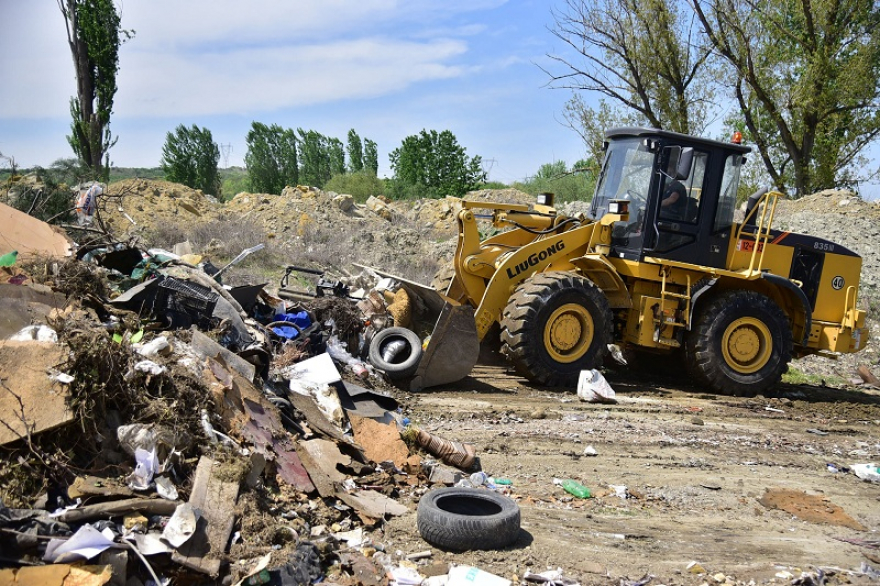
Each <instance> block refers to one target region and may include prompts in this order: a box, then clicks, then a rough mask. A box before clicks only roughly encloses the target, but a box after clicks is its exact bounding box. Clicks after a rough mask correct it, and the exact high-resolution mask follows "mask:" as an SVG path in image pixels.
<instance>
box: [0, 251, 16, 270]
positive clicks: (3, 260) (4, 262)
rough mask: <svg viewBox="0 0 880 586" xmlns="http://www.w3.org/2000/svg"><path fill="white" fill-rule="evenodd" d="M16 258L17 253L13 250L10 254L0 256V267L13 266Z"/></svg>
mask: <svg viewBox="0 0 880 586" xmlns="http://www.w3.org/2000/svg"><path fill="white" fill-rule="evenodd" d="M17 258H18V251H17V250H13V251H12V252H9V253H6V254H4V255H3V256H0V267H11V266H12V265H14V264H15V259H17Z"/></svg>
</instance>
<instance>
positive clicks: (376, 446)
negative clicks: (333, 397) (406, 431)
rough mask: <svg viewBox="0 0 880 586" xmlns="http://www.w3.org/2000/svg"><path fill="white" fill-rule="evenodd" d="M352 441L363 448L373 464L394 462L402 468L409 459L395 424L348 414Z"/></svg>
mask: <svg viewBox="0 0 880 586" xmlns="http://www.w3.org/2000/svg"><path fill="white" fill-rule="evenodd" d="M349 419H350V420H351V428H352V431H353V432H354V441H355V442H357V444H358V445H359V446H361V447H363V448H364V453H365V454H366V456H367V458H369V459H370V460H372V461H373V462H376V463H379V462H387V461H391V462H394V465H395V466H397V467H398V468H402V467H403V465H404V464H405V463H406V459H407V458H409V448H407V447H406V444H405V443H404V441H403V440H402V439H400V432H399V431H398V430H397V425H396V424H393V423H392V424H390V425H387V424H385V423H379V422H378V421H374V420H372V419H367V418H365V417H358V416H357V415H353V414H351V413H350V414H349Z"/></svg>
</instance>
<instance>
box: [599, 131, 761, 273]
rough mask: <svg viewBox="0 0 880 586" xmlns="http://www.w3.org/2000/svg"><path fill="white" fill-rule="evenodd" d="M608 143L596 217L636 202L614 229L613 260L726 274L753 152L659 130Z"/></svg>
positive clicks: (618, 135) (610, 137)
mask: <svg viewBox="0 0 880 586" xmlns="http://www.w3.org/2000/svg"><path fill="white" fill-rule="evenodd" d="M606 137H607V140H606V149H605V161H604V163H603V166H602V172H601V174H600V176H599V180H598V182H597V185H596V195H595V197H594V198H593V203H592V207H591V210H590V216H591V217H592V218H593V219H598V218H601V217H602V216H603V215H604V214H605V213H606V212H607V211H608V205H609V203H610V202H611V201H612V200H614V199H625V200H629V201H630V204H629V218H628V220H627V221H625V222H617V223H615V224H614V227H613V230H612V241H611V256H613V257H617V258H624V259H630V260H637V261H642V260H644V258H645V257H646V256H653V257H659V258H667V259H670V260H676V261H680V262H686V263H691V264H699V265H704V266H712V267H719V268H722V267H724V266H725V264H726V261H727V250H728V246H729V241H730V234H731V231H732V226H733V214H734V209H735V205H736V194H737V187H738V185H739V173H740V169H741V166H742V164H743V162H744V155H745V154H746V153H748V152H749V151H750V149H749V148H748V147H743V146H740V145H738V144H734V143H723V142H719V141H714V140H707V139H701V138H696V137H692V136H687V135H683V134H678V133H674V132H667V131H662V130H656V129H644V128H617V129H613V130H610V131H608V133H607V134H606ZM673 194H676V195H675V196H673ZM673 200H674V201H673Z"/></svg>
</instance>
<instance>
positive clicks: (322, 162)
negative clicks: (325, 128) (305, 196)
mask: <svg viewBox="0 0 880 586" xmlns="http://www.w3.org/2000/svg"><path fill="white" fill-rule="evenodd" d="M297 134H299V145H300V157H299V158H300V168H299V175H300V181H302V182H303V183H305V184H306V185H311V186H313V187H323V186H324V184H325V183H327V181H329V180H330V177H331V175H332V174H331V172H330V165H331V164H330V149H329V143H328V140H327V137H326V136H324V135H323V134H321V133H320V132H317V131H315V130H308V131H306V130H303V129H302V128H299V129H297Z"/></svg>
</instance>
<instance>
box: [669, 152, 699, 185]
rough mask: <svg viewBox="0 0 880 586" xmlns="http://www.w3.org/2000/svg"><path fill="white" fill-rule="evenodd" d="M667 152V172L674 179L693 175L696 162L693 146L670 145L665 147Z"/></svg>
mask: <svg viewBox="0 0 880 586" xmlns="http://www.w3.org/2000/svg"><path fill="white" fill-rule="evenodd" d="M663 150H664V151H666V153H667V157H668V158H667V160H666V174H667V175H668V176H669V177H672V178H673V179H687V178H688V177H690V176H691V167H692V166H693V163H694V149H693V148H691V147H680V146H668V147H666V148H664V149H663Z"/></svg>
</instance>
